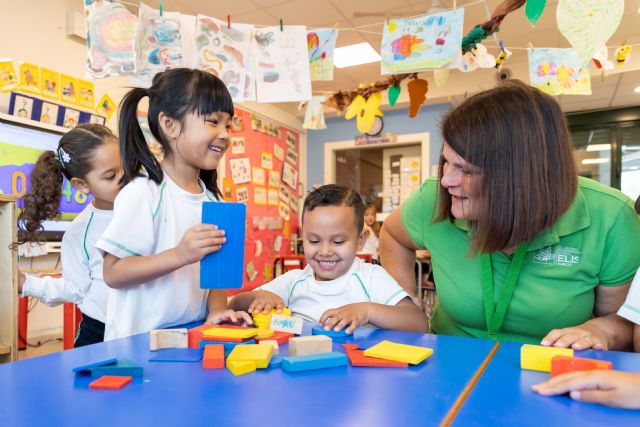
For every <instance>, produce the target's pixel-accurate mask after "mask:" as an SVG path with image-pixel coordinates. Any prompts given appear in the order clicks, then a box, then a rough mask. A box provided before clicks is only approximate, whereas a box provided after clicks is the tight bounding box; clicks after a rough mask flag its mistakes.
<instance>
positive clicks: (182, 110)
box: [118, 68, 234, 199]
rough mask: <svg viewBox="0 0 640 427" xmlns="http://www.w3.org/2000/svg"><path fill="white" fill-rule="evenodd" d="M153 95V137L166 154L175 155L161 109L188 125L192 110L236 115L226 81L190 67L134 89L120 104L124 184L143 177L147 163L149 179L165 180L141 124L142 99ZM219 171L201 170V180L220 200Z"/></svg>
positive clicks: (162, 74) (178, 69)
mask: <svg viewBox="0 0 640 427" xmlns="http://www.w3.org/2000/svg"><path fill="white" fill-rule="evenodd" d="M145 96H148V97H149V113H148V116H147V117H148V122H149V130H151V134H152V135H153V137H154V138H155V139H156V140H157V141H158V142H159V143H160V145H161V146H162V149H163V151H164V153H165V155H167V154H169V155H171V154H172V153H171V148H170V145H169V142H168V141H167V139H166V138H165V136H164V135H163V134H162V131H161V129H160V122H159V119H158V116H159V114H160V113H161V112H163V113H165V114H166V115H167V116H169V117H171V118H173V119H175V120H178V121H179V122H180V123H181V124H182V125H184V118H185V116H186V115H187V114H188V113H191V112H195V113H197V114H199V115H202V116H206V115H208V114H212V113H215V112H224V113H228V114H229V115H230V116H231V117H233V114H234V110H233V101H232V100H231V95H230V94H229V91H228V90H227V88H226V86H225V85H224V83H222V80H220V79H219V78H217V77H216V76H214V75H213V74H211V73H207V72H205V71H202V70H192V69H189V68H174V69H171V70H167V71H164V72H162V73H158V74H156V75H155V77H154V78H153V84H152V85H151V87H150V88H149V89H140V88H134V89H132V90H130V91H129V92H128V93H127V95H126V96H125V97H124V99H123V100H122V102H121V103H120V118H119V124H118V131H119V133H120V152H121V155H122V166H123V168H124V178H123V185H124V184H127V183H128V182H130V181H132V180H133V179H134V178H135V177H137V176H141V170H140V167H141V166H144V168H145V169H146V171H147V173H148V174H149V178H150V179H152V180H153V181H155V182H156V183H157V184H160V183H161V182H162V178H163V173H162V168H161V167H160V163H159V162H158V160H157V159H156V158H155V157H154V156H153V154H152V153H151V150H150V149H149V146H148V145H147V142H146V141H145V139H144V135H143V133H142V129H141V128H140V124H139V123H138V119H137V114H136V110H137V108H138V104H139V103H140V100H141V99H142V98H144V97H145ZM217 178H218V172H217V171H216V170H211V171H206V170H201V171H200V179H201V180H202V181H203V182H204V184H205V186H206V187H207V189H208V190H209V191H211V192H212V193H213V194H214V196H215V197H216V199H221V198H222V192H221V191H220V189H219V188H218V184H217Z"/></svg>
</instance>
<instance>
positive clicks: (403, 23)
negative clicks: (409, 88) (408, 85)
mask: <svg viewBox="0 0 640 427" xmlns="http://www.w3.org/2000/svg"><path fill="white" fill-rule="evenodd" d="M463 21H464V9H463V8H460V9H455V10H451V11H446V12H441V13H436V14H433V15H423V16H418V17H413V18H407V19H391V20H389V21H388V24H387V25H384V32H383V34H382V47H381V49H380V56H381V57H382V61H381V69H382V71H381V72H382V74H395V73H411V72H415V71H421V70H426V69H430V68H441V67H443V66H444V65H446V64H448V63H449V62H451V61H452V60H453V59H455V58H456V57H459V56H460V54H461V53H460V52H461V51H460V45H461V44H462V24H463Z"/></svg>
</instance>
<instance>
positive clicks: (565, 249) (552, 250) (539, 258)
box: [533, 245, 582, 267]
mask: <svg viewBox="0 0 640 427" xmlns="http://www.w3.org/2000/svg"><path fill="white" fill-rule="evenodd" d="M580 255H582V252H580V249H578V248H572V247H569V246H560V245H556V246H547V247H546V248H542V249H540V250H539V251H538V252H536V254H535V255H534V256H533V262H534V263H536V264H547V265H560V266H562V267H571V266H573V265H576V264H577V263H578V262H580Z"/></svg>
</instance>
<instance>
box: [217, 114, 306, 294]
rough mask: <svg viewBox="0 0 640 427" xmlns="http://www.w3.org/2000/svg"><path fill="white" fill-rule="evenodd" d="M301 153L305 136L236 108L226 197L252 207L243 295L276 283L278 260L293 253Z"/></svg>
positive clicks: (224, 188) (224, 184)
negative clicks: (274, 271) (301, 143)
mask: <svg viewBox="0 0 640 427" xmlns="http://www.w3.org/2000/svg"><path fill="white" fill-rule="evenodd" d="M299 152H300V132H298V131H295V130H292V129H289V128H286V127H284V126H282V125H280V124H278V123H276V122H273V121H270V120H269V119H265V118H264V117H262V116H259V115H256V114H253V113H250V112H248V111H245V110H242V109H240V108H237V107H236V109H235V117H234V122H233V125H232V129H231V138H230V146H229V149H228V150H227V153H226V155H225V177H224V178H223V180H222V192H223V196H224V198H225V200H227V201H234V202H242V203H246V205H247V227H246V239H245V242H246V244H245V253H244V259H245V266H244V270H245V271H244V282H243V288H242V291H246V290H250V289H253V288H255V287H257V286H260V285H262V284H264V283H266V282H268V281H270V280H271V279H273V262H274V260H275V258H277V257H279V256H283V255H291V254H292V253H293V252H294V248H293V245H292V243H291V241H292V239H291V238H292V235H293V236H294V235H295V234H296V233H297V231H298V227H299V212H298V209H299V201H300V188H301V187H302V186H301V185H300V182H299V164H300V163H299V162H300V159H299V156H298V154H299ZM232 293H233V292H232Z"/></svg>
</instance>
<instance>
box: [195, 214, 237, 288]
mask: <svg viewBox="0 0 640 427" xmlns="http://www.w3.org/2000/svg"><path fill="white" fill-rule="evenodd" d="M246 219H247V206H246V205H245V204H244V203H220V202H205V203H203V204H202V223H203V224H215V225H217V226H218V228H219V229H220V230H224V232H225V237H226V238H227V241H226V242H225V244H224V245H222V248H220V250H219V251H217V252H214V253H212V254H209V255H207V256H205V257H204V258H203V259H202V261H200V287H201V288H203V289H239V288H241V287H242V279H243V273H244V237H245V223H246Z"/></svg>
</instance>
